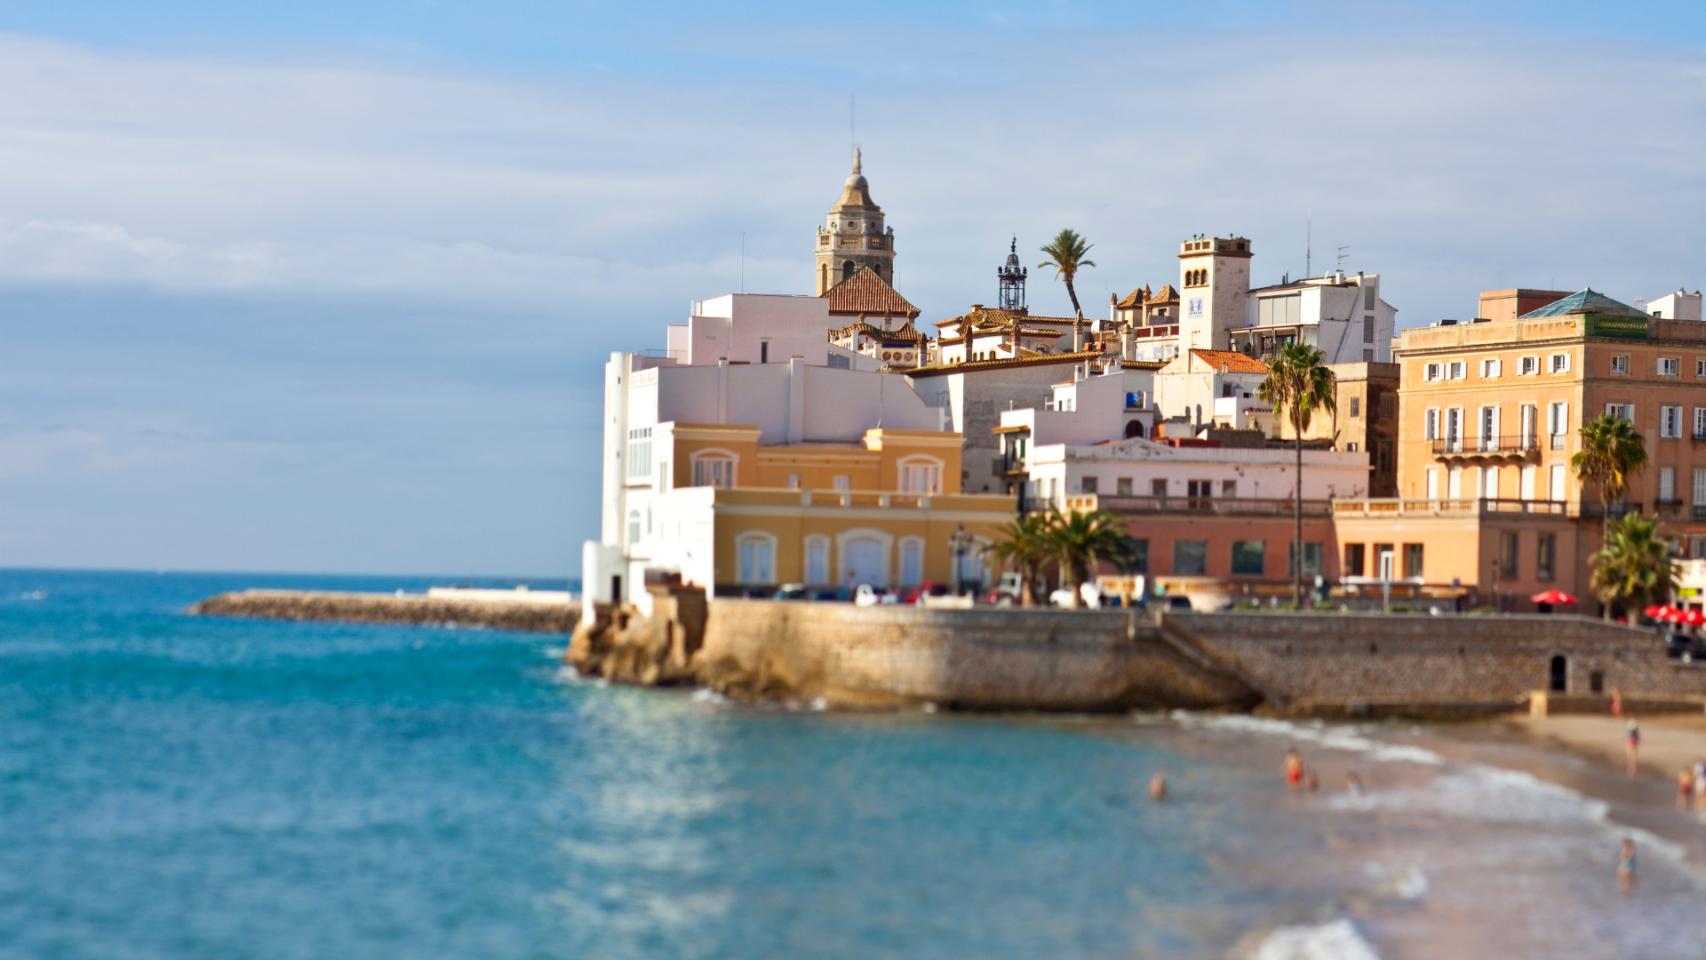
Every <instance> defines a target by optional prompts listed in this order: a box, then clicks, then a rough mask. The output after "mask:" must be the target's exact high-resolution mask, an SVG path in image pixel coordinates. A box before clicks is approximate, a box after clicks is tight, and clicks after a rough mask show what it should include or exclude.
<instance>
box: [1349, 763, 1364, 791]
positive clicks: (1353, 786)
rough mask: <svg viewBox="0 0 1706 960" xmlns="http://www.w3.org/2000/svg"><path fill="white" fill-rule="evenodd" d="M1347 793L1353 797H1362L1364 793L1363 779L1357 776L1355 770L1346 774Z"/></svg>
mask: <svg viewBox="0 0 1706 960" xmlns="http://www.w3.org/2000/svg"><path fill="white" fill-rule="evenodd" d="M1345 792H1346V793H1348V794H1350V795H1351V796H1353V797H1360V796H1362V795H1363V793H1364V790H1363V786H1362V778H1361V777H1359V776H1357V772H1356V771H1355V770H1352V771H1350V772H1349V773H1347V774H1345Z"/></svg>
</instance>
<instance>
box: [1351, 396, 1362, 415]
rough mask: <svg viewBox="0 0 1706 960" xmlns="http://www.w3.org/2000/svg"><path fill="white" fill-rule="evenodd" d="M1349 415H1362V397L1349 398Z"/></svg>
mask: <svg viewBox="0 0 1706 960" xmlns="http://www.w3.org/2000/svg"><path fill="white" fill-rule="evenodd" d="M1351 416H1352V417H1360V416H1362V398H1361V397H1352V398H1351Z"/></svg>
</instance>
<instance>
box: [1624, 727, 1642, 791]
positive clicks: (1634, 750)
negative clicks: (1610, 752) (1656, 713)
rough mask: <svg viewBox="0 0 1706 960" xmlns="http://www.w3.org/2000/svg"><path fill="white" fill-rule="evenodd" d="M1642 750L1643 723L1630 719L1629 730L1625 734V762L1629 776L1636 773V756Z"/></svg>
mask: <svg viewBox="0 0 1706 960" xmlns="http://www.w3.org/2000/svg"><path fill="white" fill-rule="evenodd" d="M1640 752H1641V725H1640V724H1638V723H1636V722H1635V721H1633V720H1630V721H1629V729H1628V732H1626V733H1625V734H1624V735H1623V756H1624V759H1625V760H1626V761H1627V762H1626V763H1625V764H1624V767H1625V772H1626V773H1628V774H1629V776H1631V777H1632V776H1634V775H1635V770H1636V758H1637V756H1638V755H1639V754H1640Z"/></svg>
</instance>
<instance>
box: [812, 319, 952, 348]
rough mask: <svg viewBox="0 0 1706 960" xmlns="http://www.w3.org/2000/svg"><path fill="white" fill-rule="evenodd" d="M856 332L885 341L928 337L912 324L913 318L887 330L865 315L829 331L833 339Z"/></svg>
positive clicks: (913, 340)
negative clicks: (867, 318)
mask: <svg viewBox="0 0 1706 960" xmlns="http://www.w3.org/2000/svg"><path fill="white" fill-rule="evenodd" d="M855 333H857V334H860V335H861V336H866V337H870V338H871V339H873V340H880V341H882V342H883V343H914V342H922V341H924V340H926V339H928V338H927V337H925V336H924V335H923V334H922V333H919V332H918V328H917V327H915V326H913V325H912V321H911V320H907V321H904V322H902V323H901V325H900V326H898V327H893V328H891V329H887V330H885V329H883V327H881V326H880V325H878V324H875V323H871V322H870V321H869V320H866V319H865V318H864V317H860V318H859V319H858V320H855V321H854V322H852V323H850V324H848V325H847V326H845V327H837V328H835V329H834V330H831V331H829V336H830V338H831V339H835V338H837V337H847V336H852V335H853V334H855Z"/></svg>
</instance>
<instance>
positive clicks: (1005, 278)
mask: <svg viewBox="0 0 1706 960" xmlns="http://www.w3.org/2000/svg"><path fill="white" fill-rule="evenodd" d="M1029 273H1030V271H1029V270H1027V269H1025V268H1024V267H1021V266H1019V238H1018V237H1014V238H1013V241H1012V242H1011V243H1009V244H1008V245H1007V262H1006V263H1003V264H1002V265H1001V266H999V267H996V268H995V279H996V280H998V281H1000V283H1001V289H1000V291H999V292H998V293H997V296H996V301H995V302H996V303H997V304H998V305H1000V307H1001V309H1003V310H1015V311H1017V310H1023V309H1025V277H1026V276H1027V275H1029Z"/></svg>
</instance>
